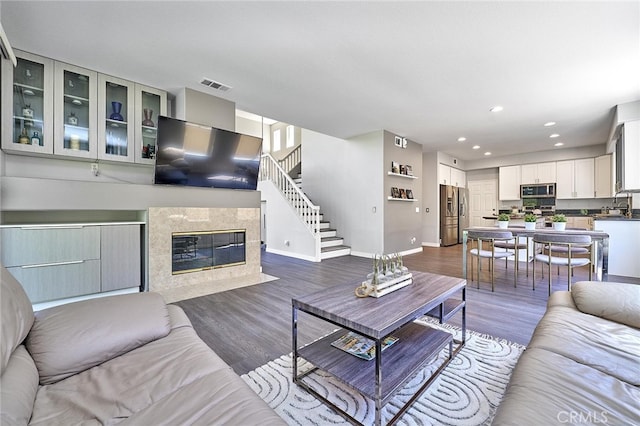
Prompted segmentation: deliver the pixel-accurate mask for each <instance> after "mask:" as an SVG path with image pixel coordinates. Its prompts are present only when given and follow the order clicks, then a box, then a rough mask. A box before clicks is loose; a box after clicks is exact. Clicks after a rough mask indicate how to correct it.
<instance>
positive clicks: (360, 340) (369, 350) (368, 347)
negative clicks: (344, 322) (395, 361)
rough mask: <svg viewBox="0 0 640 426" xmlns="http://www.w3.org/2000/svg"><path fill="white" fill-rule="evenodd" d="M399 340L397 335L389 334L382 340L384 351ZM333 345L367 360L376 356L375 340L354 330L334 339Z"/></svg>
mask: <svg viewBox="0 0 640 426" xmlns="http://www.w3.org/2000/svg"><path fill="white" fill-rule="evenodd" d="M397 341H398V338H397V337H395V336H389V337H387V338H385V339H384V340H383V341H382V350H383V351H384V350H385V349H387V348H388V347H389V346H391V345H393V344H394V343H395V342H397ZM331 346H334V347H336V348H338V349H340V350H343V351H345V352H347V353H349V354H351V355H355V356H357V357H358V358H362V359H364V360H367V361H370V360H372V359H374V358H375V357H376V345H375V342H374V341H373V340H371V339H367V338H366V337H363V336H361V335H359V334H358V333H354V332H352V331H350V332H348V333H347V334H345V335H344V336H342V337H340V338H339V339H338V340H335V341H333V342H332V343H331Z"/></svg>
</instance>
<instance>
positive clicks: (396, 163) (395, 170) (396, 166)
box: [391, 161, 400, 173]
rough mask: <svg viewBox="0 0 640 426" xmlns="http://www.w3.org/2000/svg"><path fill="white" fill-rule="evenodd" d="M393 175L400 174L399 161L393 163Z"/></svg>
mask: <svg viewBox="0 0 640 426" xmlns="http://www.w3.org/2000/svg"><path fill="white" fill-rule="evenodd" d="M391 173H400V165H399V164H398V162H397V161H392V162H391Z"/></svg>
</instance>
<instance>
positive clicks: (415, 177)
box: [387, 172, 418, 179]
mask: <svg viewBox="0 0 640 426" xmlns="http://www.w3.org/2000/svg"><path fill="white" fill-rule="evenodd" d="M387 174H388V175H389V176H398V177H402V178H407V179H418V176H411V175H403V174H400V173H394V172H387Z"/></svg>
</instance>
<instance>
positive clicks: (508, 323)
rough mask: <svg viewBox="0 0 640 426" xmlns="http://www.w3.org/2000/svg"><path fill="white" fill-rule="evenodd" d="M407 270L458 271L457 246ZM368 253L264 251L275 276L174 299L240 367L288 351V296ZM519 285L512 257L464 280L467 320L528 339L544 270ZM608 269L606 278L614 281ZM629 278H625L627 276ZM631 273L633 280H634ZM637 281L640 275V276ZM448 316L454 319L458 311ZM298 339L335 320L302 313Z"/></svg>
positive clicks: (327, 281) (329, 281) (425, 256)
mask: <svg viewBox="0 0 640 426" xmlns="http://www.w3.org/2000/svg"><path fill="white" fill-rule="evenodd" d="M404 263H405V265H406V266H407V267H409V268H410V269H412V270H418V271H425V272H432V273H437V274H442V275H450V276H456V277H462V246H461V245H456V246H452V247H442V248H435V247H424V251H423V252H422V253H419V254H414V255H409V256H405V257H404ZM371 264H372V262H371V260H370V259H366V258H360V257H355V256H344V257H339V258H334V259H328V260H324V261H322V262H320V263H314V262H307V261H304V260H298V259H293V258H289V257H284V256H279V255H275V254H271V253H265V252H263V253H262V267H263V272H264V273H266V274H269V275H272V276H275V277H278V278H279V279H277V280H274V281H270V282H266V283H262V284H258V285H254V286H250V287H244V288H239V289H235V290H231V291H226V292H222V293H216V294H211V295H208V296H203V297H198V298H195V299H189V300H183V301H180V302H176V305H179V306H181V307H182V308H183V309H184V310H185V312H186V313H187V315H188V316H189V318H190V319H191V321H192V323H193V326H194V328H195V330H196V331H197V333H198V335H200V337H201V338H202V339H203V340H204V341H205V342H206V343H207V344H208V345H209V346H211V347H212V348H213V349H214V350H215V351H216V353H217V354H218V355H220V357H222V358H223V359H224V360H225V361H226V362H227V363H228V364H229V365H231V367H232V368H233V369H234V370H235V372H236V373H238V374H244V373H247V372H249V371H251V370H253V369H255V368H257V367H259V366H261V365H263V364H265V363H267V362H268V361H270V360H272V359H274V358H277V357H279V356H281V355H283V354H287V353H289V352H291V298H292V297H295V296H300V295H303V294H306V293H310V292H313V291H316V290H319V289H322V288H327V287H330V286H332V285H335V284H339V283H344V282H353V283H354V288H355V287H356V286H357V285H358V283H359V282H361V281H362V279H363V277H364V276H366V274H367V273H368V272H370V270H371ZM520 266H521V269H520V271H519V275H518V283H517V284H518V285H517V287H514V285H513V270H512V267H513V264H512V262H509V266H508V271H505V262H504V261H497V262H496V271H495V274H496V290H495V292H491V283H490V281H489V280H490V278H489V275H488V268H486V267H484V269H483V271H482V274H483V275H482V277H481V283H480V288H479V289H478V288H476V285H477V284H476V282H471V281H470V280H469V282H468V287H467V328H468V329H469V330H475V331H478V332H480V333H484V334H489V335H492V336H495V337H500V338H504V339H507V340H510V341H513V342H517V343H520V344H523V345H527V344H528V342H529V340H530V339H531V335H532V333H533V330H534V328H535V326H536V324H537V323H538V321H539V320H540V318H541V316H542V314H543V313H544V311H545V306H546V303H547V298H548V292H547V275H546V272H545V278H542V277H541V276H540V273H539V269H538V270H537V273H536V290H535V291H533V290H532V277H531V268H530V270H529V277H526V276H525V270H524V266H525V264H524V263H521V264H520ZM614 278H617V277H608V279H609V281H615V279H614ZM566 279H567V278H566V271H564V270H563V269H561V270H560V275H557V274H556V273H554V274H553V275H552V280H553V291H557V290H566V288H567V282H566ZM586 279H588V270H587V269H586V268H577V269H576V270H575V275H574V278H573V280H574V282H576V281H579V280H586ZM627 281H628V280H627ZM632 281H633V280H632ZM634 282H637V283H640V280H635V281H634ZM451 323H453V324H456V325H459V324H460V320H459V315H456V317H455V318H454V319H452V321H451ZM299 324H300V326H299V344H305V343H308V342H311V341H313V340H314V339H317V338H318V337H320V336H322V335H324V334H326V333H328V332H330V331H332V330H333V329H334V328H335V327H334V326H332V325H330V324H327V323H325V322H322V321H320V320H317V319H315V318H312V317H310V316H308V315H305V314H304V313H301V314H300V316H299Z"/></svg>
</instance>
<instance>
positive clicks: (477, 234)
mask: <svg viewBox="0 0 640 426" xmlns="http://www.w3.org/2000/svg"><path fill="white" fill-rule="evenodd" d="M467 236H468V237H469V238H471V239H472V240H484V241H489V240H512V239H513V234H512V233H511V231H486V230H483V231H468V232H467Z"/></svg>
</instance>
